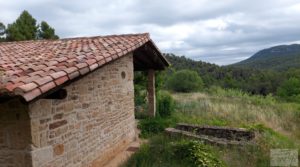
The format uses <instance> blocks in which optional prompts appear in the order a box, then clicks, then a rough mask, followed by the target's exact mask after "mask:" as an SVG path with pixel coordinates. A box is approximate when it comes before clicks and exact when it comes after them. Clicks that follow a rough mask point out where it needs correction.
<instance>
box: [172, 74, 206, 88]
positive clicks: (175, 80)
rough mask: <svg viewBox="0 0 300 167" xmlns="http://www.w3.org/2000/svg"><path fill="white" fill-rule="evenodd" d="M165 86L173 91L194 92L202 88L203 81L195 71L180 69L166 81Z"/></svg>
mask: <svg viewBox="0 0 300 167" xmlns="http://www.w3.org/2000/svg"><path fill="white" fill-rule="evenodd" d="M166 84H167V88H168V89H170V90H172V91H175V92H194V91H199V90H201V89H202V88H203V81H202V79H201V77H200V76H199V75H198V73H197V72H195V71H191V70H181V71H177V72H175V73H174V74H173V75H172V76H171V77H170V79H169V80H168V81H167V83H166Z"/></svg>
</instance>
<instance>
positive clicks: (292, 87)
mask: <svg viewBox="0 0 300 167" xmlns="http://www.w3.org/2000/svg"><path fill="white" fill-rule="evenodd" d="M277 94H278V96H280V97H282V98H284V99H286V100H289V101H298V102H300V100H299V98H300V80H299V79H298V78H294V77H293V78H290V79H288V80H287V81H285V82H284V83H283V84H282V85H281V86H280V87H279V88H278V89H277Z"/></svg>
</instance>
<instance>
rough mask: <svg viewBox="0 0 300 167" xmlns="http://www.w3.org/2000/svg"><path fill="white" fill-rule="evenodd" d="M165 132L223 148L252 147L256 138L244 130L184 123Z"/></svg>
mask: <svg viewBox="0 0 300 167" xmlns="http://www.w3.org/2000/svg"><path fill="white" fill-rule="evenodd" d="M165 131H166V133H167V134H169V135H171V136H182V137H187V138H192V139H197V140H201V141H203V142H204V143H207V144H213V145H221V146H226V145H228V146H230V145H232V146H233V145H252V144H254V141H253V139H254V138H255V133H254V132H252V131H248V130H246V129H242V128H229V127H217V126H198V125H191V124H184V123H179V124H177V126H176V127H175V128H166V129H165Z"/></svg>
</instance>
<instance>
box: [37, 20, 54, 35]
mask: <svg viewBox="0 0 300 167" xmlns="http://www.w3.org/2000/svg"><path fill="white" fill-rule="evenodd" d="M38 38H39V39H58V38H59V37H58V36H57V35H55V30H54V28H52V27H50V26H49V24H48V23H47V22H45V21H42V22H41V25H40V27H39V32H38Z"/></svg>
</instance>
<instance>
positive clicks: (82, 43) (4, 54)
mask: <svg viewBox="0 0 300 167" xmlns="http://www.w3.org/2000/svg"><path fill="white" fill-rule="evenodd" d="M148 41H151V39H150V37H149V34H147V33H146V34H130V35H129V34H128V35H112V36H99V37H87V38H70V39H61V40H40V41H23V42H7V43H0V77H1V78H0V96H1V95H4V94H5V95H12V96H14V95H20V96H22V97H23V98H24V99H25V100H26V101H31V100H33V99H34V98H36V97H38V96H40V95H41V94H43V93H46V92H48V91H49V90H51V89H53V88H55V87H57V86H59V85H61V84H63V83H65V82H67V81H69V80H73V79H74V78H76V77H79V76H81V75H84V74H86V73H88V72H90V71H93V70H95V69H97V68H98V67H101V66H102V65H104V64H106V63H108V62H110V61H112V60H114V59H117V58H119V57H122V56H124V55H126V54H127V53H129V52H132V51H134V50H135V49H137V48H139V47H140V46H142V45H143V44H145V43H146V42H148Z"/></svg>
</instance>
